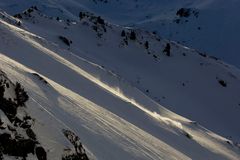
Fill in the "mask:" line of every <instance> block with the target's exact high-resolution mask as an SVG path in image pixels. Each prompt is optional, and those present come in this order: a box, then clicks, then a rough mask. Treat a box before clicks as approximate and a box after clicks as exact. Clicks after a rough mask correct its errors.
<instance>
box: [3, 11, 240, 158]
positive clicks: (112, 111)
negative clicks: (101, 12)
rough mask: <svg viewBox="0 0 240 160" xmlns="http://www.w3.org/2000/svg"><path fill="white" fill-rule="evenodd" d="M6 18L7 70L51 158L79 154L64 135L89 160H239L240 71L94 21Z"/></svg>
mask: <svg viewBox="0 0 240 160" xmlns="http://www.w3.org/2000/svg"><path fill="white" fill-rule="evenodd" d="M46 14H47V13H46ZM1 15H2V16H0V17H1V20H0V34H1V37H0V53H1V56H0V67H1V70H2V71H3V72H5V73H6V75H7V77H9V79H10V80H11V81H13V82H16V81H18V82H20V83H21V85H22V86H24V88H25V90H26V91H27V93H28V95H29V97H30V98H29V100H28V101H27V102H26V110H27V113H28V114H30V115H31V116H32V117H34V118H35V119H36V121H37V122H38V123H36V124H35V126H34V127H33V131H34V132H35V133H36V135H37V137H38V141H39V142H40V144H41V145H42V146H43V148H44V149H45V151H46V154H47V156H48V159H61V156H63V154H64V150H66V148H69V147H68V146H70V148H72V144H70V143H69V141H68V140H67V139H66V137H65V136H64V134H63V132H62V130H63V129H68V130H69V131H72V132H73V133H75V135H77V136H79V137H80V140H81V142H82V143H83V145H84V148H85V149H86V152H87V155H88V157H89V158H90V159H103V160H108V159H109V160H110V159H111V160H112V159H144V160H145V159H194V160H195V159H206V157H207V158H208V159H216V160H219V159H236V160H237V159H238V158H239V156H240V149H239V144H238V142H239V139H240V137H239V133H240V130H239V127H238V122H239V116H238V115H239V112H240V110H239V103H240V102H239V98H238V95H239V92H240V88H239V78H240V72H239V70H238V69H236V68H234V67H232V66H228V65H227V64H225V63H224V62H222V61H220V60H216V59H215V58H214V57H209V56H207V55H205V54H203V53H199V52H197V51H195V50H192V49H189V48H186V47H183V46H181V45H178V44H176V43H174V42H170V41H167V40H164V39H162V38H159V37H158V36H156V35H154V34H151V33H149V32H145V31H142V30H134V29H131V28H123V27H120V26H116V25H112V24H110V23H107V22H106V21H105V20H103V19H102V18H101V17H98V16H94V15H92V14H90V13H85V12H83V13H82V14H81V21H80V22H75V21H70V20H68V21H67V20H62V19H61V18H57V17H50V16H47V15H45V14H44V13H43V12H41V10H40V9H39V8H38V7H32V8H30V9H29V10H27V11H25V12H24V13H23V14H18V15H16V16H15V17H17V18H13V17H11V16H9V15H8V14H7V13H4V12H2V14H1ZM33 73H34V74H33ZM163 106H164V107H163ZM169 109H170V110H171V111H173V112H171V111H170V110H169ZM179 114H180V115H182V116H183V117H182V116H180V115H179ZM184 117H186V118H184ZM189 119H190V120H189ZM191 120H193V121H191ZM195 121H196V122H195ZM202 125H203V126H204V127H206V128H207V129H206V128H204V127H202ZM208 129H209V130H208ZM210 130H211V131H210ZM47 131H48V132H47ZM212 131H213V132H212ZM72 132H70V133H72ZM46 134H47V135H46ZM67 137H68V136H67ZM224 137H225V138H224ZM70 152H71V151H70ZM83 153H85V152H83ZM28 158H29V159H32V158H31V157H28Z"/></svg>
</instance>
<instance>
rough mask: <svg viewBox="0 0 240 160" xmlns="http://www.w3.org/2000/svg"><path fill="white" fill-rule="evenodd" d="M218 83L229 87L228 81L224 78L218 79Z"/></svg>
mask: <svg viewBox="0 0 240 160" xmlns="http://www.w3.org/2000/svg"><path fill="white" fill-rule="evenodd" d="M218 83H219V84H221V86H223V87H227V83H226V82H225V81H224V80H222V79H220V80H218Z"/></svg>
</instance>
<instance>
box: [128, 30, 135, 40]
mask: <svg viewBox="0 0 240 160" xmlns="http://www.w3.org/2000/svg"><path fill="white" fill-rule="evenodd" d="M129 38H130V39H131V40H136V39H137V36H136V33H135V32H134V31H131V33H130V36H129Z"/></svg>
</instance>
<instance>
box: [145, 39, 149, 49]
mask: <svg viewBox="0 0 240 160" xmlns="http://www.w3.org/2000/svg"><path fill="white" fill-rule="evenodd" d="M144 46H145V48H146V49H148V48H149V43H148V41H146V42H145V43H144Z"/></svg>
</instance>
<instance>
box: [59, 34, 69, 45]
mask: <svg viewBox="0 0 240 160" xmlns="http://www.w3.org/2000/svg"><path fill="white" fill-rule="evenodd" d="M58 38H59V39H60V40H61V41H62V42H63V43H65V44H66V45H67V46H70V45H71V44H72V41H71V40H69V39H67V38H66V37H64V36H59V37H58Z"/></svg>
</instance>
